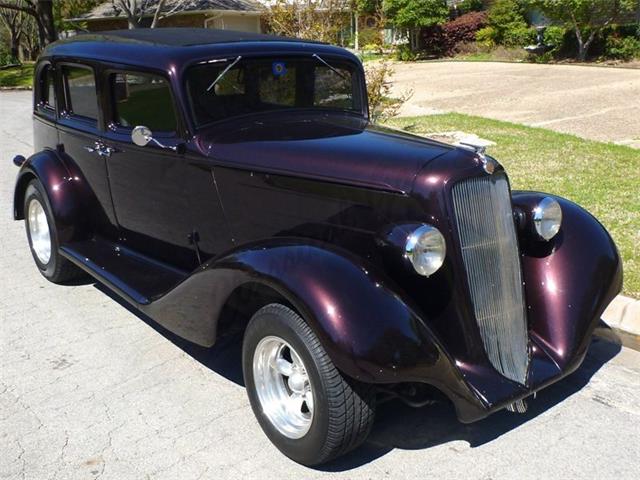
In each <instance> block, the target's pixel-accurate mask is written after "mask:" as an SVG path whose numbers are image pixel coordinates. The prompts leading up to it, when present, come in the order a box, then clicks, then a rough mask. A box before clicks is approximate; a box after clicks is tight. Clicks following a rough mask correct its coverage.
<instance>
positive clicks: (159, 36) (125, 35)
mask: <svg viewBox="0 0 640 480" xmlns="http://www.w3.org/2000/svg"><path fill="white" fill-rule="evenodd" d="M86 35H91V34H80V36H77V37H75V38H82V37H83V36H86ZM93 35H99V36H100V37H102V38H104V39H105V40H109V41H114V42H118V41H120V42H127V41H130V40H134V41H138V42H146V43H149V44H155V45H165V46H172V47H190V46H194V45H210V44H215V43H229V42H301V41H304V42H306V43H322V42H315V41H309V40H300V39H299V38H291V37H281V36H278V35H266V34H263V33H253V32H240V31H236V30H218V29H213V28H135V29H132V30H109V31H105V32H100V33H99V34H93Z"/></svg>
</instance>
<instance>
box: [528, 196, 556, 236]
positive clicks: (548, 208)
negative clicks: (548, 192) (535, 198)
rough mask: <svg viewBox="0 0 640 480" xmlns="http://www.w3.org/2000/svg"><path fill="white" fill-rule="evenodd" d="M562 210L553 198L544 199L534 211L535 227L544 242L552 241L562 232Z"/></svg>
mask: <svg viewBox="0 0 640 480" xmlns="http://www.w3.org/2000/svg"><path fill="white" fill-rule="evenodd" d="M561 224H562V209H561V208H560V204H559V203H558V202H557V201H555V200H554V199H553V198H551V197H544V198H543V199H542V200H541V201H540V203H538V205H537V206H536V207H535V208H534V209H533V225H534V226H535V228H536V232H538V235H540V237H541V238H543V239H544V240H551V239H552V238H553V237H555V236H556V235H557V233H558V232H559V231H560V225H561Z"/></svg>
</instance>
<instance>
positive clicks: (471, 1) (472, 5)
mask: <svg viewBox="0 0 640 480" xmlns="http://www.w3.org/2000/svg"><path fill="white" fill-rule="evenodd" d="M456 7H457V9H458V12H460V13H461V14H463V15H464V14H465V13H469V12H481V11H482V10H484V3H483V2H482V0H463V1H462V2H461V3H459V4H458V5H456Z"/></svg>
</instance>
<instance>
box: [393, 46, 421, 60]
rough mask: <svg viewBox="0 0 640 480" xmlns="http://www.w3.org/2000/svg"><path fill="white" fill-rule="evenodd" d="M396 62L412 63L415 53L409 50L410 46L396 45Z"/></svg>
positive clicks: (415, 56)
mask: <svg viewBox="0 0 640 480" xmlns="http://www.w3.org/2000/svg"><path fill="white" fill-rule="evenodd" d="M395 57H396V60H400V61H401V62H413V61H414V60H415V59H416V58H417V55H416V52H414V51H413V50H412V49H411V45H409V44H407V43H403V44H401V45H398V47H397V48H396V51H395Z"/></svg>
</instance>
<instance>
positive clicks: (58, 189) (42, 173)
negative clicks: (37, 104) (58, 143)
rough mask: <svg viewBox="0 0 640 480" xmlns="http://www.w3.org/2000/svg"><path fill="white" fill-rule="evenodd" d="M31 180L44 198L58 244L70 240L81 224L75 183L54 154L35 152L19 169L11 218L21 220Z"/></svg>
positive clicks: (47, 151)
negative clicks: (37, 185) (38, 184)
mask: <svg viewBox="0 0 640 480" xmlns="http://www.w3.org/2000/svg"><path fill="white" fill-rule="evenodd" d="M34 178H36V179H38V180H39V181H40V183H41V184H42V186H43V187H44V189H45V192H46V194H47V199H48V201H49V205H50V207H51V211H52V213H53V216H54V219H55V223H56V231H57V234H58V240H59V242H60V243H66V242H69V241H71V240H73V239H74V238H76V236H77V231H78V228H79V226H80V225H81V223H82V222H81V212H80V206H81V205H82V201H81V199H80V198H79V196H78V192H77V187H76V183H77V181H78V180H79V179H78V177H77V176H73V175H72V174H71V173H70V172H69V170H68V169H67V167H66V165H65V163H64V161H63V160H62V158H61V156H60V154H59V153H58V152H56V151H55V150H50V149H46V150H42V151H40V152H37V153H35V154H33V155H32V156H30V157H29V158H28V159H27V160H26V161H25V162H24V164H23V165H22V166H21V167H20V171H19V172H18V178H17V180H16V186H15V189H14V194H13V218H14V219H15V220H22V219H24V211H23V210H24V195H25V192H26V189H27V185H28V184H29V182H30V181H31V180H33V179H34Z"/></svg>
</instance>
